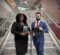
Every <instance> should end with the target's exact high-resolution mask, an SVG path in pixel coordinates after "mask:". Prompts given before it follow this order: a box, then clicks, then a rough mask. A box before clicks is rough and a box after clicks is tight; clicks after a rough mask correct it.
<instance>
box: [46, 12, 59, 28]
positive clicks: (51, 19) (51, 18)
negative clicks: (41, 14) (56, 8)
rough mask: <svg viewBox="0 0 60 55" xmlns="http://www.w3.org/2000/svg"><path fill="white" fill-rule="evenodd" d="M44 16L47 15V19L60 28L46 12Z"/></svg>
mask: <svg viewBox="0 0 60 55" xmlns="http://www.w3.org/2000/svg"><path fill="white" fill-rule="evenodd" d="M45 14H46V15H47V17H49V19H50V20H51V21H52V22H53V23H54V24H55V25H56V26H57V27H58V28H60V26H59V25H58V24H57V23H56V22H55V21H54V20H53V19H52V17H50V16H49V14H47V12H45Z"/></svg>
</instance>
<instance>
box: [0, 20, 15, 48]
mask: <svg viewBox="0 0 60 55" xmlns="http://www.w3.org/2000/svg"><path fill="white" fill-rule="evenodd" d="M13 22H14V21H13ZM13 22H12V23H11V25H10V27H9V29H8V31H7V32H6V34H5V36H4V39H3V41H2V44H1V46H0V48H1V47H2V46H3V43H4V40H5V39H6V38H7V37H6V36H7V35H8V33H9V32H10V29H11V26H12V24H13Z"/></svg>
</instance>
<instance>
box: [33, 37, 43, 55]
mask: <svg viewBox="0 0 60 55" xmlns="http://www.w3.org/2000/svg"><path fill="white" fill-rule="evenodd" d="M33 42H34V45H35V48H36V51H37V55H44V38H39V37H37V38H33Z"/></svg>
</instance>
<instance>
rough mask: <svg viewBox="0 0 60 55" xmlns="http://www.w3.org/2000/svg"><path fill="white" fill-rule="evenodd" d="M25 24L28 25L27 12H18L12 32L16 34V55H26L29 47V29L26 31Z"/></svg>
mask: <svg viewBox="0 0 60 55" xmlns="http://www.w3.org/2000/svg"><path fill="white" fill-rule="evenodd" d="M24 26H27V27H28V25H27V17H26V15H25V14H20V13H19V14H17V16H16V22H14V23H13V25H12V28H11V33H13V34H14V35H15V47H16V55H25V53H26V52H27V47H28V34H29V28H28V31H24Z"/></svg>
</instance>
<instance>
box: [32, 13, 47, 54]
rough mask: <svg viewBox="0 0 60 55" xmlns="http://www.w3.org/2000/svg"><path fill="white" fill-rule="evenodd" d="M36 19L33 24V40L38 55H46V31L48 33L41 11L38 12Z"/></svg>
mask: <svg viewBox="0 0 60 55" xmlns="http://www.w3.org/2000/svg"><path fill="white" fill-rule="evenodd" d="M35 15H36V21H34V22H33V23H32V25H31V28H32V32H33V34H32V35H33V42H34V45H35V48H36V51H37V55H44V32H46V33H48V28H47V25H46V23H45V22H44V21H43V20H41V13H40V12H36V14H35Z"/></svg>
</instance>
